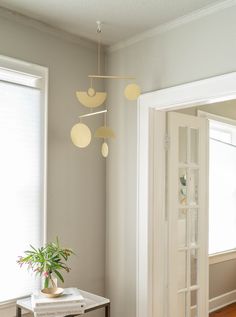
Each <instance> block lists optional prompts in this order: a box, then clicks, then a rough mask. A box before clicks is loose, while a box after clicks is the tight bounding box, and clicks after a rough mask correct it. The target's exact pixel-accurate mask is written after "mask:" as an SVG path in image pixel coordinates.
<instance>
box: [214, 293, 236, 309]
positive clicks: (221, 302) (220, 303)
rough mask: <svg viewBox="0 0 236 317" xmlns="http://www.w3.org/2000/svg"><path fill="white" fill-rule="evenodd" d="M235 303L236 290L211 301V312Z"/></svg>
mask: <svg viewBox="0 0 236 317" xmlns="http://www.w3.org/2000/svg"><path fill="white" fill-rule="evenodd" d="M234 302H236V290H233V291H232V292H229V293H225V294H223V295H220V296H217V297H214V298H212V299H210V300H209V312H210V313H211V312H213V311H215V310H218V309H220V308H222V307H224V306H227V305H230V304H232V303H234Z"/></svg>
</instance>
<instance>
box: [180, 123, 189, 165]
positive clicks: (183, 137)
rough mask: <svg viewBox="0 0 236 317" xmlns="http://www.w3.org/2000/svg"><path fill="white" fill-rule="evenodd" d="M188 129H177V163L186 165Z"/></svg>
mask: <svg viewBox="0 0 236 317" xmlns="http://www.w3.org/2000/svg"><path fill="white" fill-rule="evenodd" d="M187 141H188V129H187V128H186V127H179V162H180V163H187Z"/></svg>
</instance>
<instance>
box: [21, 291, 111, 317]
mask: <svg viewBox="0 0 236 317" xmlns="http://www.w3.org/2000/svg"><path fill="white" fill-rule="evenodd" d="M79 291H80V293H81V295H82V296H83V297H84V300H85V308H84V313H87V312H89V311H92V310H95V309H99V308H102V307H105V308H106V316H110V300H109V299H108V298H105V297H102V296H98V295H95V294H93V293H89V292H86V291H83V290H79ZM16 305H17V309H18V310H19V316H21V309H23V310H24V309H25V310H27V311H30V312H33V308H32V305H31V297H26V298H22V299H19V300H18V301H17V303H16Z"/></svg>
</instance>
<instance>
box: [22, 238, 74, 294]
mask: <svg viewBox="0 0 236 317" xmlns="http://www.w3.org/2000/svg"><path fill="white" fill-rule="evenodd" d="M72 254H74V252H73V250H72V249H69V248H62V247H60V245H59V240H58V238H57V239H56V242H50V243H47V244H46V245H45V246H44V247H41V248H35V247H33V246H32V245H30V250H27V251H25V252H24V256H20V257H19V259H18V261H17V263H18V264H19V265H20V266H23V265H26V266H27V267H28V269H29V270H32V271H33V272H34V273H35V274H36V275H39V276H41V277H43V279H44V288H45V289H48V288H54V289H56V287H57V285H56V283H55V280H54V277H58V278H59V279H60V280H61V282H63V283H64V278H63V276H62V273H61V271H63V270H64V271H66V272H69V271H70V268H69V267H68V266H67V264H66V262H67V260H68V258H69V257H70V256H71V255H72ZM53 275H54V276H53Z"/></svg>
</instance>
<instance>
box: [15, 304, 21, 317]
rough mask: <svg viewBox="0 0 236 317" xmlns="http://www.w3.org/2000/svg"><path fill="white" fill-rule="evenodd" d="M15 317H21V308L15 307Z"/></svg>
mask: <svg viewBox="0 0 236 317" xmlns="http://www.w3.org/2000/svg"><path fill="white" fill-rule="evenodd" d="M16 317H21V308H20V307H19V306H16Z"/></svg>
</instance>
